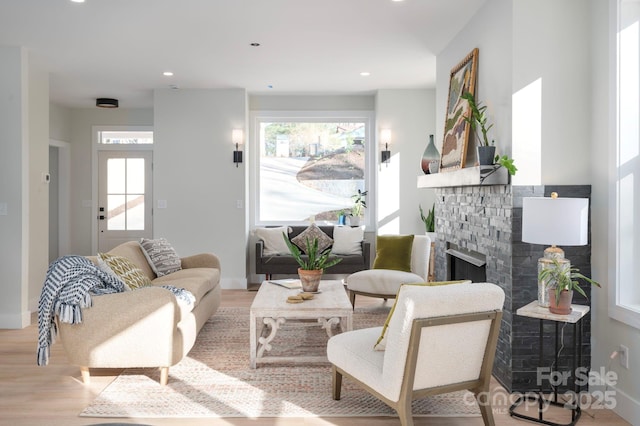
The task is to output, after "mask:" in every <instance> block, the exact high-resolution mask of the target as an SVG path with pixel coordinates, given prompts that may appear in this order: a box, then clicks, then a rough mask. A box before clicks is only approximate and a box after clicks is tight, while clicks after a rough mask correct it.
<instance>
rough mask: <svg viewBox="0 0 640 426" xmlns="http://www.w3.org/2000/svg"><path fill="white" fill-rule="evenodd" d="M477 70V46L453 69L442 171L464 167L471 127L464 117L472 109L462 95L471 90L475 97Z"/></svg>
mask: <svg viewBox="0 0 640 426" xmlns="http://www.w3.org/2000/svg"><path fill="white" fill-rule="evenodd" d="M477 69H478V48H475V49H473V50H472V51H471V53H469V54H468V55H467V56H466V57H465V58H464V59H463V60H462V61H461V62H460V63H459V64H457V65H456V66H455V67H453V68H452V69H451V74H450V77H449V92H448V99H447V111H446V114H445V121H444V136H443V141H442V150H441V154H440V171H441V172H448V171H453V170H458V169H462V168H463V167H464V166H465V159H466V156H467V146H468V145H469V137H470V134H471V126H470V125H469V123H467V122H466V121H465V119H464V117H465V116H468V114H470V108H469V103H468V102H467V101H466V100H464V99H462V94H463V93H465V92H469V93H471V94H472V95H474V96H475V90H476V74H477Z"/></svg>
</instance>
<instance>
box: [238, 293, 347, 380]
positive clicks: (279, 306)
mask: <svg viewBox="0 0 640 426" xmlns="http://www.w3.org/2000/svg"><path fill="white" fill-rule="evenodd" d="M319 290H320V293H318V294H316V295H315V297H314V298H313V299H312V300H305V301H304V302H303V303H287V297H288V296H291V295H295V294H298V293H300V290H289V289H287V288H284V287H281V286H279V285H275V284H271V283H269V282H266V281H265V282H263V283H262V285H261V286H260V290H258V293H257V294H256V297H255V299H254V300H253V303H252V304H251V309H250V313H249V316H250V325H249V333H250V336H249V343H250V351H251V352H250V362H251V368H256V365H257V364H259V363H260V364H265V363H273V362H293V363H297V362H305V363H306V362H322V361H326V360H327V356H326V354H324V355H316V356H296V357H286V356H277V357H276V356H270V357H265V356H264V355H265V352H268V351H270V350H271V341H272V340H273V338H274V337H275V336H276V333H277V332H278V330H279V329H280V327H281V326H282V325H283V324H284V323H285V322H286V321H287V320H307V324H308V320H316V321H317V323H318V324H319V325H320V326H321V327H322V328H324V329H325V330H326V332H327V335H328V336H329V337H331V336H332V335H333V329H332V328H333V326H334V325H338V324H339V325H340V328H341V329H342V331H350V330H351V329H352V328H353V319H352V315H353V307H352V306H351V303H350V302H349V297H348V296H347V292H346V291H345V289H344V285H343V284H342V282H340V281H321V282H320V287H319ZM265 327H267V328H269V329H270V330H269V332H268V334H267V333H264V334H266V335H265V336H263V335H262V334H263V332H264V331H265Z"/></svg>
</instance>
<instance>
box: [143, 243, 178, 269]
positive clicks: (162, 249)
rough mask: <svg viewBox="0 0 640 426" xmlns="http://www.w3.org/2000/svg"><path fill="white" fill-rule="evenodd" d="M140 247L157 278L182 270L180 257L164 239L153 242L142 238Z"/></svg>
mask: <svg viewBox="0 0 640 426" xmlns="http://www.w3.org/2000/svg"><path fill="white" fill-rule="evenodd" d="M140 247H142V252H143V253H144V255H145V257H146V258H147V262H149V266H151V269H153V272H155V273H156V275H157V276H158V277H162V276H164V275H168V274H170V273H172V272H176V271H179V270H180V269H182V261H181V260H180V257H179V256H178V254H177V253H176V251H175V250H174V249H173V247H172V246H171V244H169V241H167V240H166V239H165V238H158V239H155V240H148V239H146V238H143V239H141V240H140Z"/></svg>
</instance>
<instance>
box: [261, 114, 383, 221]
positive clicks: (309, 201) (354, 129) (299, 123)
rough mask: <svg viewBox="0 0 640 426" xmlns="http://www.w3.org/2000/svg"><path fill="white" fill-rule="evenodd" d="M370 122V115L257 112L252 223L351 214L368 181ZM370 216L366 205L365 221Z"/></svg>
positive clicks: (326, 217)
mask: <svg viewBox="0 0 640 426" xmlns="http://www.w3.org/2000/svg"><path fill="white" fill-rule="evenodd" d="M371 121H372V120H371V118H370V113H361V114H341V113H322V114H314V116H310V115H309V114H305V113H287V114H257V115H256V116H255V120H254V128H253V130H254V140H255V143H256V149H255V152H256V156H255V157H256V160H257V167H256V185H255V191H256V194H257V197H256V199H257V203H256V206H255V223H257V224H279V223H286V224H295V223H305V222H309V221H311V220H315V221H316V222H319V223H321V222H329V223H335V222H337V220H338V216H339V215H340V213H341V212H348V213H351V208H352V207H353V205H354V203H353V198H352V197H353V196H354V195H355V194H357V193H358V190H360V191H366V190H367V189H368V183H369V182H370V179H369V177H368V170H369V169H370V167H368V166H367V163H368V161H369V159H370V158H371V157H372V153H371V152H369V151H370V149H371V145H372V144H371V143H369V138H370V135H371V134H372V132H371V130H370V126H371ZM365 201H367V206H370V205H373V203H371V202H369V201H370V200H369V199H365ZM369 216H370V213H369V209H365V210H364V213H363V214H362V219H364V221H365V222H364V223H368V218H369Z"/></svg>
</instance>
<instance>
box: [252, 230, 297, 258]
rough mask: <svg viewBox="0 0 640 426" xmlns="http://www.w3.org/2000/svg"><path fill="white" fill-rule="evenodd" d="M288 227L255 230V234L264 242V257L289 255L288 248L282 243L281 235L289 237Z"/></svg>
mask: <svg viewBox="0 0 640 426" xmlns="http://www.w3.org/2000/svg"><path fill="white" fill-rule="evenodd" d="M289 232H290V230H289V227H288V226H280V227H277V228H256V230H255V234H256V236H257V237H258V238H260V239H261V240H262V241H264V253H263V254H264V255H265V256H273V255H277V254H289V247H287V243H286V242H285V241H284V238H283V237H282V234H283V233H284V234H285V235H289Z"/></svg>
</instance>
